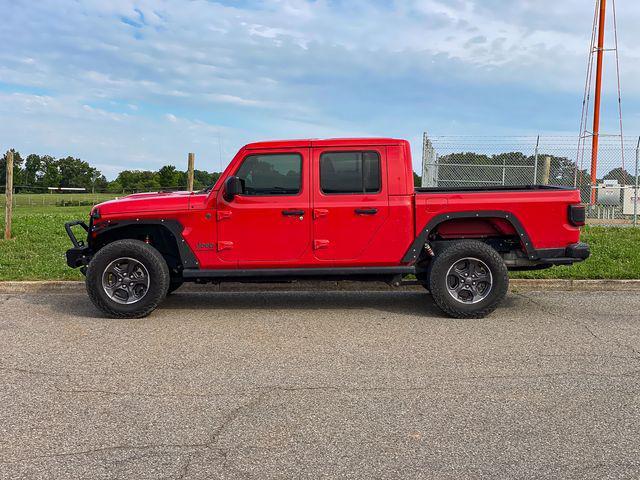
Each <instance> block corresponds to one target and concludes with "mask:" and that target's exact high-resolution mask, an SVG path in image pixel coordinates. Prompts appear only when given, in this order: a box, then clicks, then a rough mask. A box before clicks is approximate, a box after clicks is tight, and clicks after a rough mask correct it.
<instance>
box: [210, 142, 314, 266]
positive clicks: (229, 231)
mask: <svg viewBox="0 0 640 480" xmlns="http://www.w3.org/2000/svg"><path fill="white" fill-rule="evenodd" d="M309 163H310V162H309V149H304V148H301V149H283V150H278V151H273V150H265V151H250V152H247V155H246V156H245V158H244V159H243V160H242V162H241V163H240V165H239V167H238V168H237V170H236V171H235V173H233V175H235V176H237V177H239V178H240V179H241V180H242V181H243V183H244V192H243V193H242V194H241V195H237V196H236V197H235V198H234V199H233V200H231V201H230V202H227V201H226V200H225V199H224V196H223V195H224V192H223V189H221V191H220V192H219V194H218V198H217V212H216V213H217V228H218V244H217V250H218V255H219V257H220V259H221V260H223V261H228V262H237V264H238V266H239V267H243V266H256V265H259V266H261V267H264V268H268V267H270V266H274V267H277V266H278V264H281V263H285V262H287V263H290V262H293V261H295V260H297V259H298V258H300V257H301V256H302V255H303V254H304V252H305V251H308V249H309V248H310V244H311V215H310V201H311V196H310V190H311V188H310V173H309Z"/></svg>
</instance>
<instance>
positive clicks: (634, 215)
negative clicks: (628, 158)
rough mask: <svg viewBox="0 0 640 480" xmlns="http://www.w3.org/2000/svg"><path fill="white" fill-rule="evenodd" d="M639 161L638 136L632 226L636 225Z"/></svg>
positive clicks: (639, 139)
mask: <svg viewBox="0 0 640 480" xmlns="http://www.w3.org/2000/svg"><path fill="white" fill-rule="evenodd" d="M639 163H640V137H638V145H636V182H635V190H634V192H633V195H634V199H633V200H634V202H633V226H634V227H637V226H638V164H639Z"/></svg>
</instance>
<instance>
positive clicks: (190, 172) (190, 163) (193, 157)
mask: <svg viewBox="0 0 640 480" xmlns="http://www.w3.org/2000/svg"><path fill="white" fill-rule="evenodd" d="M195 162H196V154H195V153H190V154H189V160H188V166H187V190H189V191H190V192H193V174H194V172H193V170H194V166H195Z"/></svg>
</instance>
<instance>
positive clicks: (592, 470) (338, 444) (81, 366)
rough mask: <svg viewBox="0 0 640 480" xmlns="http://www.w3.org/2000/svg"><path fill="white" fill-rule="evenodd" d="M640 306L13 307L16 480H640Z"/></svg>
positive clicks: (615, 300)
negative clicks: (467, 309) (147, 313)
mask: <svg viewBox="0 0 640 480" xmlns="http://www.w3.org/2000/svg"><path fill="white" fill-rule="evenodd" d="M639 387H640V295H638V292H607V293H605V292H601V293H599V292H590V293H584V292H571V293H569V292H554V293H549V292H545V293H536V292H527V293H520V294H517V293H515V294H514V293H512V294H509V296H508V297H507V299H506V301H505V304H504V306H503V307H502V308H500V309H499V310H498V311H497V312H496V313H494V314H493V315H492V316H491V317H490V318H487V319H485V320H453V319H449V318H445V317H443V316H442V315H441V314H440V312H439V311H438V310H437V309H436V307H435V306H434V305H433V302H432V301H431V298H430V297H429V296H428V295H427V294H425V293H423V292H418V291H397V292H387V291H380V292H368V293H367V292H315V293H310V292H268V293H259V292H245V293H211V294H203V293H194V292H185V293H178V294H176V295H173V296H171V297H170V298H168V299H167V300H166V301H165V303H164V304H163V305H162V307H161V308H160V309H159V310H157V311H156V312H155V313H154V314H153V315H152V316H151V317H149V318H146V319H142V320H109V319H105V318H101V317H100V316H99V314H98V312H97V311H96V310H95V309H94V308H93V307H92V305H91V304H90V303H89V301H88V299H87V297H86V296H85V295H82V294H76V293H73V294H54V295H43V294H37V295H36V294H21V295H0V405H1V408H0V478H2V479H14V478H28V479H34V478H43V479H44V478H46V479H54V478H56V479H57V478H70V479H71V478H73V479H79V478H88V479H102V478H133V479H146V478H175V479H218V478H220V479H236V478H250V479H271V478H284V479H297V478H309V479H321V478H354V479H356V478H362V479H374V478H430V479H437V478H451V479H460V478H479V477H482V478H638V477H640V409H639V408H638V405H639V401H640V396H639V394H640V390H639Z"/></svg>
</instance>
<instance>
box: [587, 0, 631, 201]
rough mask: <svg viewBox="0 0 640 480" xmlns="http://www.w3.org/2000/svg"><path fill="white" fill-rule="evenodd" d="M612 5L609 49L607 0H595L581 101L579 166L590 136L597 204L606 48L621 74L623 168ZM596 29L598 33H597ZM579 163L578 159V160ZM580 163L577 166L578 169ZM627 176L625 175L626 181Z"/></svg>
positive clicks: (615, 33) (617, 59)
mask: <svg viewBox="0 0 640 480" xmlns="http://www.w3.org/2000/svg"><path fill="white" fill-rule="evenodd" d="M611 4H612V8H613V31H614V40H615V47H614V48H611V49H606V48H605V46H604V41H605V30H606V16H607V0H596V10H595V14H594V18H593V27H592V32H591V46H590V51H589V63H588V67H587V80H586V84H585V92H584V99H583V102H582V117H581V120H580V141H579V145H578V157H580V155H581V154H582V159H581V160H580V169H582V163H583V159H584V154H585V147H586V145H585V144H586V139H587V137H589V136H591V189H590V191H591V193H590V200H591V204H592V205H593V204H595V202H596V189H597V181H598V153H599V147H600V137H602V136H603V135H602V134H601V133H600V105H601V102H602V73H603V70H604V65H603V63H604V52H606V51H614V52H615V57H616V74H617V77H618V116H619V121H620V134H619V137H620V145H621V149H622V150H621V159H622V170H623V172H624V171H625V170H624V137H623V130H622V95H621V88H620V62H619V56H618V27H617V19H616V4H615V0H611ZM596 30H597V34H596ZM594 54H595V55H596V60H595V64H596V72H595V88H594V100H593V130H592V131H591V132H588V131H587V130H586V128H587V122H588V117H589V100H590V90H591V84H592V80H593V64H594V59H593V56H594ZM576 163H577V162H576ZM577 168H578V166H577V165H576V169H577ZM577 177H578V171H577V170H576V186H579V184H581V182H582V175H580V179H579V180H578V178H577ZM625 180H626V179H625V178H623V182H624V181H625Z"/></svg>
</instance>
